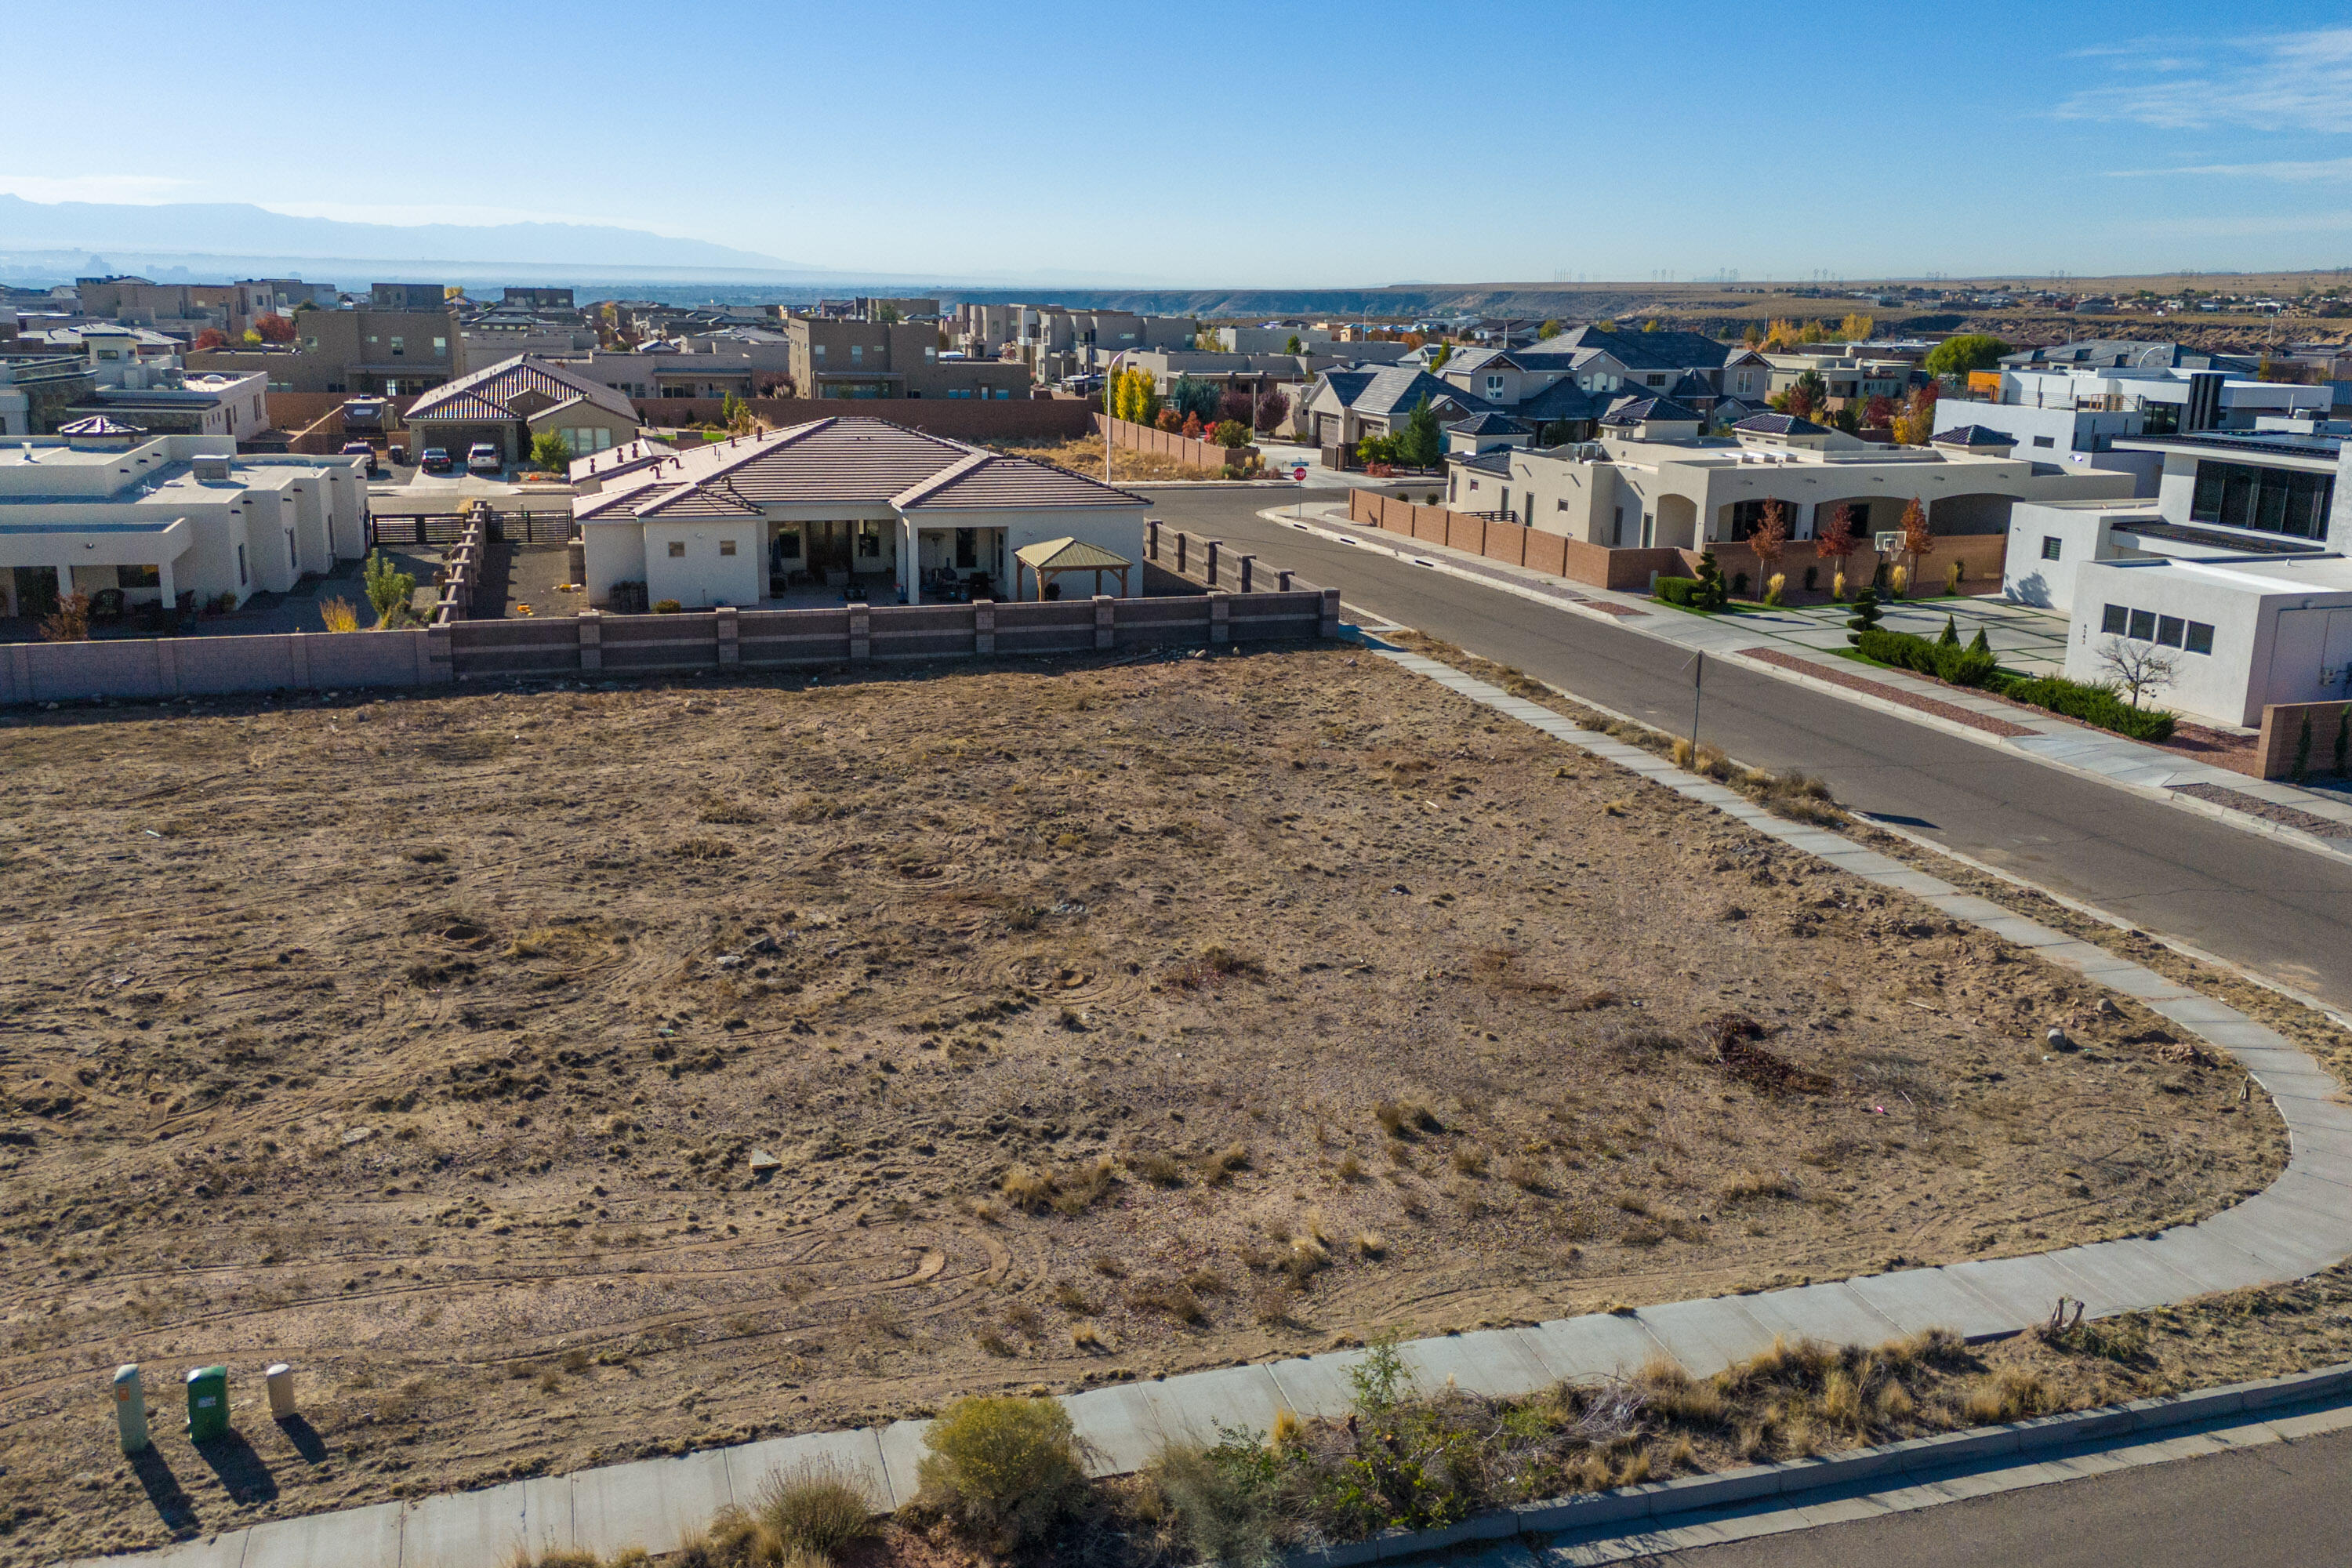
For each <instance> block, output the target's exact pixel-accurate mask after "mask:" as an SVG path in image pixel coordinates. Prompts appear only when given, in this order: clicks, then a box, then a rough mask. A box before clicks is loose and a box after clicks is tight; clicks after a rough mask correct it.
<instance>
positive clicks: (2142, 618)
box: [2124, 610, 2156, 642]
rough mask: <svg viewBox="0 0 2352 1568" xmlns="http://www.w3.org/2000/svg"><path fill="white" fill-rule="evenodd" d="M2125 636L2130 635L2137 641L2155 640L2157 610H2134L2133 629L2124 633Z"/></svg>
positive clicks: (2132, 614) (2132, 617)
mask: <svg viewBox="0 0 2352 1568" xmlns="http://www.w3.org/2000/svg"><path fill="white" fill-rule="evenodd" d="M2124 636H2126V637H2130V638H2131V639H2132V640H2133V641H2135V642H2154V641H2155V640H2156V612H2155V611H2154V610H2134V611H2133V612H2132V613H2131V629H2130V630H2129V631H2127V632H2126V633H2124Z"/></svg>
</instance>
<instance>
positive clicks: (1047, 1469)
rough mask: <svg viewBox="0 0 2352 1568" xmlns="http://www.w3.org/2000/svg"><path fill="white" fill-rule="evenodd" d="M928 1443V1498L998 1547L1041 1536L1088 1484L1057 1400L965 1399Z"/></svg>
mask: <svg viewBox="0 0 2352 1568" xmlns="http://www.w3.org/2000/svg"><path fill="white" fill-rule="evenodd" d="M923 1443H924V1446H925V1447H928V1448H929V1449H930V1452H929V1454H927V1455H925V1456H924V1458H923V1462H922V1465H921V1467H920V1468H919V1471H918V1474H919V1477H920V1479H921V1482H922V1492H921V1496H922V1500H923V1502H924V1503H925V1505H926V1506H927V1507H929V1508H930V1509H933V1510H936V1511H938V1512H939V1513H940V1514H942V1515H944V1516H945V1517H946V1518H948V1519H950V1520H951V1521H954V1523H955V1524H956V1526H957V1527H958V1528H959V1529H961V1530H962V1531H964V1532H965V1533H967V1534H968V1535H970V1536H971V1537H972V1538H973V1539H974V1540H975V1541H978V1542H982V1544H984V1545H986V1546H987V1547H989V1548H990V1549H992V1550H994V1551H998V1552H1011V1551H1013V1550H1016V1549H1018V1548H1020V1547H1022V1546H1024V1545H1027V1544H1029V1543H1031V1542H1036V1541H1039V1540H1042V1539H1043V1538H1044V1537H1045V1533H1046V1532H1047V1531H1050V1530H1051V1529H1052V1528H1053V1527H1054V1525H1055V1521H1058V1520H1059V1519H1060V1518H1061V1517H1062V1516H1063V1514H1064V1513H1066V1512H1067V1511H1068V1510H1069V1509H1070V1508H1071V1507H1072V1505H1073V1504H1075V1503H1076V1500H1077V1499H1078V1497H1079V1494H1080V1493H1081V1492H1082V1491H1083V1490H1084V1489H1085V1486H1086V1471H1085V1469H1084V1468H1083V1467H1082V1466H1081V1464H1080V1463H1079V1459H1078V1440H1077V1436H1076V1433H1075V1432H1074V1431H1072V1429H1071V1426H1070V1417H1069V1413H1068V1412H1066V1411H1065V1410H1064V1409H1063V1408H1062V1406H1061V1405H1060V1404H1059V1403H1058V1402H1056V1401H1055V1400H1051V1399H992V1398H986V1397H973V1398H970V1399H959V1400H957V1401H956V1402H955V1403H954V1404H953V1405H949V1406H948V1407H947V1409H946V1410H945V1411H943V1412H941V1413H940V1416H939V1418H938V1419H936V1420H934V1421H933V1422H932V1423H931V1425H930V1429H929V1431H928V1432H926V1433H925V1434H924V1435H923Z"/></svg>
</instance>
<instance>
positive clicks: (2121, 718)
mask: <svg viewBox="0 0 2352 1568" xmlns="http://www.w3.org/2000/svg"><path fill="white" fill-rule="evenodd" d="M1994 689H1995V690H1997V691H1998V692H2000V695H2001V696H2003V697H2006V698H2008V699H2009V700H2011V701H2012V702H2025V703H2030V704H2032V706H2033V707H2036V708H2046V709H2048V710H2050V711H2051V712H2053V713H2062V714H2063V715H2065V716H2066V717H2067V718H2069V719H2080V720H2082V721H2084V723H2086V724H2096V725H2097V726H2099V728H2101V729H2103V730H2113V731H2115V732H2116V734H2118V735H2128V736H2130V737H2131V738H2132V739H2133V740H2135V741H2168V740H2170V739H2171V738H2172V727H2173V724H2174V722H2175V720H2174V718H2173V716H2172V715H2171V714H2170V713H2168V712H2166V711H2165V710H2163V709H2161V708H2135V707H2133V706H2132V705H2131V704H2130V703H2128V702H2126V701H2125V700H2123V699H2122V698H2121V697H2119V696H2117V695H2116V689H2115V688H2114V687H2112V686H2086V685H2084V683H2083V682H2081V681H2079V680H2068V679H2066V678H2065V677H2063V676H2060V675H2044V676H2037V677H2024V676H2020V677H2016V678H2013V679H2010V680H2007V681H2005V682H2003V681H1997V682H1995V684H1994Z"/></svg>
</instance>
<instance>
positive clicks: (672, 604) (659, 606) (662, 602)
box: [654, 599, 686, 616]
mask: <svg viewBox="0 0 2352 1568" xmlns="http://www.w3.org/2000/svg"><path fill="white" fill-rule="evenodd" d="M685 608H686V606H685V605H681V604H679V603H678V602H677V600H676V599H656V600H655V601H654V614H655V615H657V616H675V615H677V614H678V613H679V612H681V611H682V610H684V609H685Z"/></svg>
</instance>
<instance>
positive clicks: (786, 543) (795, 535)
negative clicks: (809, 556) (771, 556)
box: [776, 528, 801, 561]
mask: <svg viewBox="0 0 2352 1568" xmlns="http://www.w3.org/2000/svg"><path fill="white" fill-rule="evenodd" d="M800 558H801V531H800V530H799V529H797V528H792V529H786V530H785V531H783V532H782V533H779V534H778V535H776V559H777V560H779V561H798V560H799V559H800Z"/></svg>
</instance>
